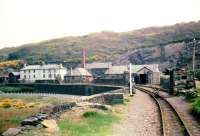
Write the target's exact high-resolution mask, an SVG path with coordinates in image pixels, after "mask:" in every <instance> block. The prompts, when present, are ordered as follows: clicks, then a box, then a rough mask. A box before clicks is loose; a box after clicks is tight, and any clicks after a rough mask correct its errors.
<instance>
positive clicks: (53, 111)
mask: <svg viewBox="0 0 200 136" xmlns="http://www.w3.org/2000/svg"><path fill="white" fill-rule="evenodd" d="M74 106H76V103H74V102H71V103H62V104H58V105H52V104H50V105H47V106H46V107H43V108H42V109H41V110H40V113H38V114H36V115H34V116H31V117H28V118H26V119H24V120H23V121H22V122H21V127H17V128H9V129H8V130H7V131H5V132H4V133H3V134H2V136H15V135H17V134H19V133H21V132H22V131H26V130H30V129H33V127H35V126H37V125H38V124H40V123H41V122H42V121H43V120H45V119H48V118H51V117H56V116H57V115H59V113H61V112H64V111H67V110H70V109H71V108H72V107H74ZM0 135H1V134H0Z"/></svg>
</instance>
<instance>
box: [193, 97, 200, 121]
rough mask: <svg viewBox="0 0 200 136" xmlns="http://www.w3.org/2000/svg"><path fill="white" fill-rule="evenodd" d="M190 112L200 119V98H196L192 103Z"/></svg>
mask: <svg viewBox="0 0 200 136" xmlns="http://www.w3.org/2000/svg"><path fill="white" fill-rule="evenodd" d="M192 114H193V115H194V116H195V117H196V118H197V119H198V121H200V98H197V99H196V100H195V101H194V102H193V104H192Z"/></svg>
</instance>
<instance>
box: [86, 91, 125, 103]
mask: <svg viewBox="0 0 200 136" xmlns="http://www.w3.org/2000/svg"><path fill="white" fill-rule="evenodd" d="M83 101H87V102H91V103H99V104H116V103H123V101H124V95H123V93H102V94H96V95H92V96H88V97H85V98H84V99H83Z"/></svg>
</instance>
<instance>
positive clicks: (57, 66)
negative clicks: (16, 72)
mask: <svg viewBox="0 0 200 136" xmlns="http://www.w3.org/2000/svg"><path fill="white" fill-rule="evenodd" d="M62 68H64V67H63V66H62V64H43V65H28V66H25V67H23V68H22V69H21V70H33V69H62Z"/></svg>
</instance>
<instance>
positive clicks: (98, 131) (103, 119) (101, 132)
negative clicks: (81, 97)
mask: <svg viewBox="0 0 200 136" xmlns="http://www.w3.org/2000/svg"><path fill="white" fill-rule="evenodd" d="M119 120H120V118H119V117H118V116H116V115H114V114H113V113H111V112H97V111H87V112H84V113H83V114H82V117H81V120H80V121H73V120H70V119H65V120H62V121H60V122H58V126H59V128H60V135H61V136H66V135H67V136H107V135H109V134H110V133H111V132H112V127H111V126H112V124H113V123H116V122H118V121H119Z"/></svg>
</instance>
